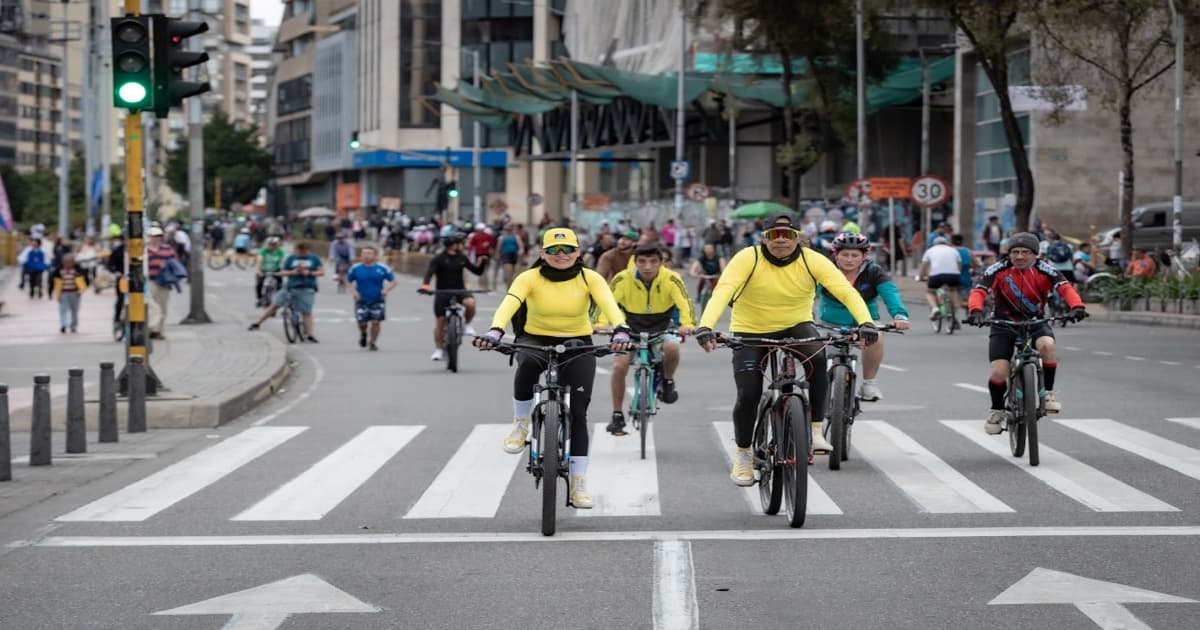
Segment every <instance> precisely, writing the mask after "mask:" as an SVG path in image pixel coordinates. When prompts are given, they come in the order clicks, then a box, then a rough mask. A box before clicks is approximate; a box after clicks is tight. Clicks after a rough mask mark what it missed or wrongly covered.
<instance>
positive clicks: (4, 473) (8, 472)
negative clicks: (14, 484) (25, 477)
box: [0, 383, 12, 481]
mask: <svg viewBox="0 0 1200 630" xmlns="http://www.w3.org/2000/svg"><path fill="white" fill-rule="evenodd" d="M11 439H12V436H11V435H9V433H8V385H5V384H4V383H0V481H12V442H11V441H10V440H11Z"/></svg>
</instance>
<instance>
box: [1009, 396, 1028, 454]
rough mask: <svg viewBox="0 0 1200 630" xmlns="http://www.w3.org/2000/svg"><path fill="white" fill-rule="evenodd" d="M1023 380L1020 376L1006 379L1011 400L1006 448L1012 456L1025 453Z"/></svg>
mask: <svg viewBox="0 0 1200 630" xmlns="http://www.w3.org/2000/svg"><path fill="white" fill-rule="evenodd" d="M1023 380H1024V379H1023V378H1022V377H1020V376H1018V377H1016V378H1013V377H1009V380H1008V395H1009V397H1010V400H1011V402H1010V404H1009V405H1008V413H1009V418H1008V429H1007V430H1008V450H1009V451H1011V452H1012V455H1013V457H1021V456H1023V455H1025V422H1026V420H1027V418H1025V417H1023V416H1024V413H1025V395H1026V392H1025V383H1024V382H1023Z"/></svg>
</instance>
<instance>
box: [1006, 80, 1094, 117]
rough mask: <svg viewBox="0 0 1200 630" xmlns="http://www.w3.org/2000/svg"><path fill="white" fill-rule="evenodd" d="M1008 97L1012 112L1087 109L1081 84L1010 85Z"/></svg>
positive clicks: (1084, 88) (1082, 110) (1085, 95)
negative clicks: (1050, 85)
mask: <svg viewBox="0 0 1200 630" xmlns="http://www.w3.org/2000/svg"><path fill="white" fill-rule="evenodd" d="M1008 99H1009V100H1010V101H1012V108H1013V111H1014V112H1052V111H1055V110H1056V109H1058V110H1062V111H1067V112H1084V111H1087V108H1088V107H1087V88H1086V87H1084V86H1082V85H1059V86H1054V87H1042V86H1039V85H1010V86H1009V87H1008Z"/></svg>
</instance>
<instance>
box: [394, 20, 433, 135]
mask: <svg viewBox="0 0 1200 630" xmlns="http://www.w3.org/2000/svg"><path fill="white" fill-rule="evenodd" d="M441 32H442V3H441V2H439V1H437V0H402V2H401V3H400V99H399V100H400V126H401V127H436V126H437V125H438V118H437V116H435V115H434V114H433V112H431V111H429V110H428V109H427V108H425V107H424V106H422V104H421V102H420V98H421V97H425V96H430V95H432V94H433V93H434V91H435V90H436V86H435V85H434V83H435V82H437V81H439V80H441V73H442V63H441V46H440V45H439V44H437V43H436V42H438V41H439V40H440V39H441Z"/></svg>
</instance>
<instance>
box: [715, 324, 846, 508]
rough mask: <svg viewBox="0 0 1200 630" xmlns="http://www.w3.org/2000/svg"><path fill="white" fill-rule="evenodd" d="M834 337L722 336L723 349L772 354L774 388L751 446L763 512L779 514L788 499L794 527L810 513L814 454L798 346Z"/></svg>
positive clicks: (766, 394) (769, 368)
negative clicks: (798, 366)
mask: <svg viewBox="0 0 1200 630" xmlns="http://www.w3.org/2000/svg"><path fill="white" fill-rule="evenodd" d="M828 339H829V338H828V337H811V338H808V339H794V338H790V337H789V338H783V339H768V338H760V337H737V336H733V335H727V334H719V335H718V337H717V344H718V345H722V346H725V347H728V348H730V349H734V350H737V349H739V348H746V347H760V348H767V349H768V350H769V351H768V353H767V356H766V358H765V359H764V363H765V364H766V366H765V368H766V372H767V376H768V379H769V380H770V385H768V386H767V387H766V389H764V390H763V394H762V398H761V399H759V403H758V416H757V417H756V418H755V420H754V432H753V442H752V445H751V448H752V449H753V451H754V469H755V471H756V472H757V473H758V475H757V477H756V478H755V483H756V484H758V498H759V503H760V504H761V505H762V510H763V513H764V514H772V515H773V514H778V513H779V507H780V503H781V500H782V503H783V505H784V508H785V512H786V514H787V520H788V525H790V526H791V527H801V526H802V525H804V519H805V516H806V515H807V512H808V464H809V462H810V457H811V453H812V449H811V445H812V436H811V435H809V426H810V425H809V417H810V415H811V407H810V406H809V403H808V382H807V381H806V380H805V378H804V370H802V369H801V370H797V369H796V349H795V347H796V346H797V345H801V344H811V343H814V342H823V341H827V340H828Z"/></svg>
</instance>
